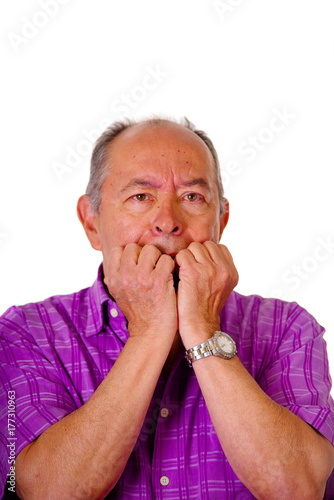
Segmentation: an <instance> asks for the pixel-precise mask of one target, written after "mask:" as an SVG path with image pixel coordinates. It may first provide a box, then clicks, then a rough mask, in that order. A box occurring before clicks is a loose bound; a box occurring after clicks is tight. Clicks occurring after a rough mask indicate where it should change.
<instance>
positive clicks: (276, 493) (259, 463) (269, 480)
mask: <svg viewBox="0 0 334 500" xmlns="http://www.w3.org/2000/svg"><path fill="white" fill-rule="evenodd" d="M193 367H194V370H195V373H196V376H197V379H198V382H199V385H200V387H201V390H202V393H203V396H204V398H205V401H206V404H207V407H208V410H209V413H210V416H211V419H212V422H213V425H214V427H215V430H216V432H217V435H218V438H219V440H220V443H221V446H222V448H223V450H224V453H225V455H226V457H227V459H228V461H229V463H230V465H231V467H232V468H233V470H234V471H235V473H236V474H237V476H238V477H239V478H240V480H241V481H242V482H243V483H244V484H245V485H246V486H247V488H248V489H249V490H250V491H251V492H252V493H253V495H254V496H256V497H257V498H261V499H266V498H268V499H270V500H274V499H276V498H277V499H280V500H282V499H285V498H286V499H290V498H296V499H303V500H306V499H308V498H309V499H312V500H315V499H317V498H319V499H322V498H323V494H324V487H325V483H326V480H327V478H328V476H329V474H330V472H331V469H332V467H333V448H332V446H331V445H330V443H328V441H327V440H326V439H325V438H323V437H322V436H321V435H319V434H317V433H316V432H315V431H314V430H313V429H312V428H311V427H310V426H309V425H307V424H306V423H305V422H304V421H302V420H301V419H300V418H299V417H297V416H295V415H294V414H292V413H291V412H290V411H289V410H287V409H286V408H283V407H282V406H280V405H278V404H276V403H275V402H274V401H272V400H271V399H270V398H269V397H268V396H267V395H266V394H265V393H264V392H263V391H262V390H261V388H260V387H259V386H258V384H257V383H256V382H255V380H254V379H253V378H252V377H251V376H250V375H249V373H248V372H247V371H246V369H245V368H244V367H243V365H242V364H241V362H240V360H239V359H238V357H234V358H233V359H231V360H223V359H221V358H217V357H214V356H210V357H209V358H204V359H201V360H198V361H196V362H195V363H194V364H193Z"/></svg>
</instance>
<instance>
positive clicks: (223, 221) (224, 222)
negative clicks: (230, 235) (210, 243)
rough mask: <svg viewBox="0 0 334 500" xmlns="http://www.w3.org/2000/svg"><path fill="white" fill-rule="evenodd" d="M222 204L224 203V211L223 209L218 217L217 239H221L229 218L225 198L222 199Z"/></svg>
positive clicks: (228, 207) (227, 204) (227, 203)
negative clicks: (218, 231)
mask: <svg viewBox="0 0 334 500" xmlns="http://www.w3.org/2000/svg"><path fill="white" fill-rule="evenodd" d="M223 203H224V209H223V214H222V215H221V216H220V218H219V220H220V235H219V239H220V238H221V236H222V234H223V231H224V229H225V227H226V226H227V223H228V219H229V217H230V204H229V202H228V199H227V198H223Z"/></svg>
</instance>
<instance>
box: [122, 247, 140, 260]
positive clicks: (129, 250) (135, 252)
mask: <svg viewBox="0 0 334 500" xmlns="http://www.w3.org/2000/svg"><path fill="white" fill-rule="evenodd" d="M141 250H142V247H140V246H139V245H137V244H136V243H129V244H128V245H126V246H125V247H124V251H123V255H122V261H121V265H127V264H130V265H131V264H132V265H133V264H137V263H138V258H139V255H140V252H141Z"/></svg>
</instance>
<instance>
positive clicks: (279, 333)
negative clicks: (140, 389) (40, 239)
mask: <svg viewBox="0 0 334 500" xmlns="http://www.w3.org/2000/svg"><path fill="white" fill-rule="evenodd" d="M101 270H102V268H100V270H99V275H98V279H97V280H96V281H95V283H94V284H93V286H92V287H90V288H87V289H85V290H81V291H79V292H78V293H74V294H72V295H66V296H55V297H51V298H49V299H47V300H45V301H43V302H39V303H35V304H27V305H25V306H21V307H12V308H10V309H9V310H8V311H7V312H6V313H5V314H4V315H3V316H2V317H1V318H0V379H1V380H0V382H1V383H0V400H1V404H0V409H1V410H0V411H1V415H0V417H1V420H0V498H1V496H2V494H3V492H4V489H5V488H6V489H7V487H8V483H7V486H6V480H7V476H8V472H9V464H8V456H9V455H8V454H9V448H8V446H7V444H8V440H9V436H8V426H7V401H8V399H7V396H8V391H15V399H16V429H15V437H16V441H15V447H16V453H19V452H20V451H21V450H22V449H23V448H24V447H25V446H26V445H27V444H28V443H30V442H31V441H32V440H33V439H35V438H36V437H37V436H39V435H40V434H41V433H42V432H43V431H44V430H45V429H47V428H48V427H49V426H50V425H52V424H54V423H55V422H57V421H58V420H60V419H61V418H63V417H64V416H65V415H67V414H69V413H71V412H72V411H74V410H75V409H76V408H79V407H80V406H81V405H83V404H84V403H86V401H87V400H88V399H89V397H90V396H91V395H92V394H93V393H94V391H95V390H96V388H97V387H98V385H99V384H100V383H101V382H102V380H103V379H104V377H105V376H106V375H107V373H108V372H109V370H110V369H111V368H112V366H113V364H114V362H115V360H116V358H117V356H118V355H119V353H120V352H121V350H122V348H123V346H124V344H125V342H126V340H127V338H128V335H129V334H128V331H127V328H126V320H125V318H124V316H123V315H122V313H121V312H120V310H119V308H118V306H117V304H116V303H115V302H113V301H112V300H111V299H110V298H109V297H108V295H107V293H106V291H105V289H104V287H103V284H102V281H101ZM221 329H222V330H223V331H225V332H227V333H228V334H229V335H231V337H232V338H233V339H234V340H235V342H236V344H237V348H238V356H239V358H240V360H241V362H242V363H243V365H244V366H245V368H246V369H247V370H248V371H249V373H250V374H251V375H252V376H253V377H254V379H255V380H256V381H257V383H258V384H259V385H260V387H261V388H262V389H263V390H264V391H265V392H266V393H267V394H268V395H269V396H270V397H271V398H272V399H273V400H274V401H276V402H277V403H279V404H281V405H283V406H285V407H286V408H288V409H289V410H290V411H292V412H293V413H295V414H296V415H298V416H299V417H300V418H302V419H303V420H305V421H306V422H307V423H309V424H310V425H312V426H313V427H314V428H316V429H318V430H319V431H320V432H321V433H322V434H323V435H324V436H326V437H327V439H329V441H331V442H332V443H334V438H333V435H334V412H333V409H334V405H333V401H332V399H331V397H330V388H331V380H330V376H329V367H328V359H327V352H326V344H325V341H324V339H323V333H324V329H323V328H322V327H321V326H319V325H318V324H317V322H316V321H315V319H314V318H313V317H312V316H311V315H310V314H309V313H307V312H306V311H305V310H304V309H302V308H301V307H300V306H299V305H297V304H296V303H287V302H283V301H280V300H277V299H263V298H262V297H260V296H256V295H253V296H248V297H245V296H243V295H240V294H238V293H236V292H233V293H232V294H231V296H230V298H229V300H228V302H227V304H226V305H225V307H224V309H223V311H222V314H221ZM133 411H136V408H133ZM101 432H103V430H102V429H101ZM64 473H65V471H64ZM328 495H329V496H328V498H334V495H333V497H332V496H330V493H329V492H328ZM107 498H115V499H122V500H124V499H125V500H126V499H136V500H138V499H142V500H148V499H156V500H158V499H164V500H168V499H169V500H176V499H181V498H182V499H183V498H187V499H194V500H198V499H201V500H218V499H219V500H221V499H248V498H253V497H252V495H251V493H250V492H249V491H248V490H247V489H246V488H245V486H244V485H243V484H242V483H241V481H240V480H239V479H238V477H237V476H236V475H235V473H234V472H233V470H232V468H231V467H230V465H229V463H228V461H227V459H226V457H225V454H224V452H223V450H222V449H221V446H220V444H219V441H218V438H217V436H216V433H215V430H214V428H213V425H212V422H211V419H210V416H209V413H208V410H207V408H206V405H205V402H204V399H203V396H202V394H201V391H200V389H199V386H198V383H197V380H196V377H195V374H194V371H193V370H192V369H191V368H189V367H188V365H187V363H186V361H185V359H184V356H183V354H182V353H180V356H179V358H178V359H177V361H176V362H175V364H174V367H173V369H172V372H171V374H170V376H169V378H168V380H167V382H165V381H164V380H163V376H162V375H161V377H160V379H159V382H158V384H157V387H156V390H155V393H154V396H153V398H152V401H151V404H150V407H149V410H148V412H147V416H146V419H145V422H144V425H143V428H142V431H141V434H140V436H139V439H138V442H137V444H136V446H135V448H134V450H133V453H132V454H131V456H130V458H129V461H128V463H127V466H126V468H125V470H124V473H123V475H122V476H121V478H120V480H119V482H118V484H117V486H116V487H115V489H114V490H113V491H112V492H111V493H110V494H109V496H108V497H107Z"/></svg>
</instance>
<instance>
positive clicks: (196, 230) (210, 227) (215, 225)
mask: <svg viewBox="0 0 334 500" xmlns="http://www.w3.org/2000/svg"><path fill="white" fill-rule="evenodd" d="M219 229H220V226H219V221H216V220H214V221H212V219H211V220H206V221H201V222H200V221H196V220H195V221H194V223H193V224H192V227H191V229H190V234H191V237H192V240H193V241H201V242H202V243H204V242H205V241H207V240H211V241H213V242H215V243H218V242H219V239H220V238H219V236H220V231H219Z"/></svg>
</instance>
